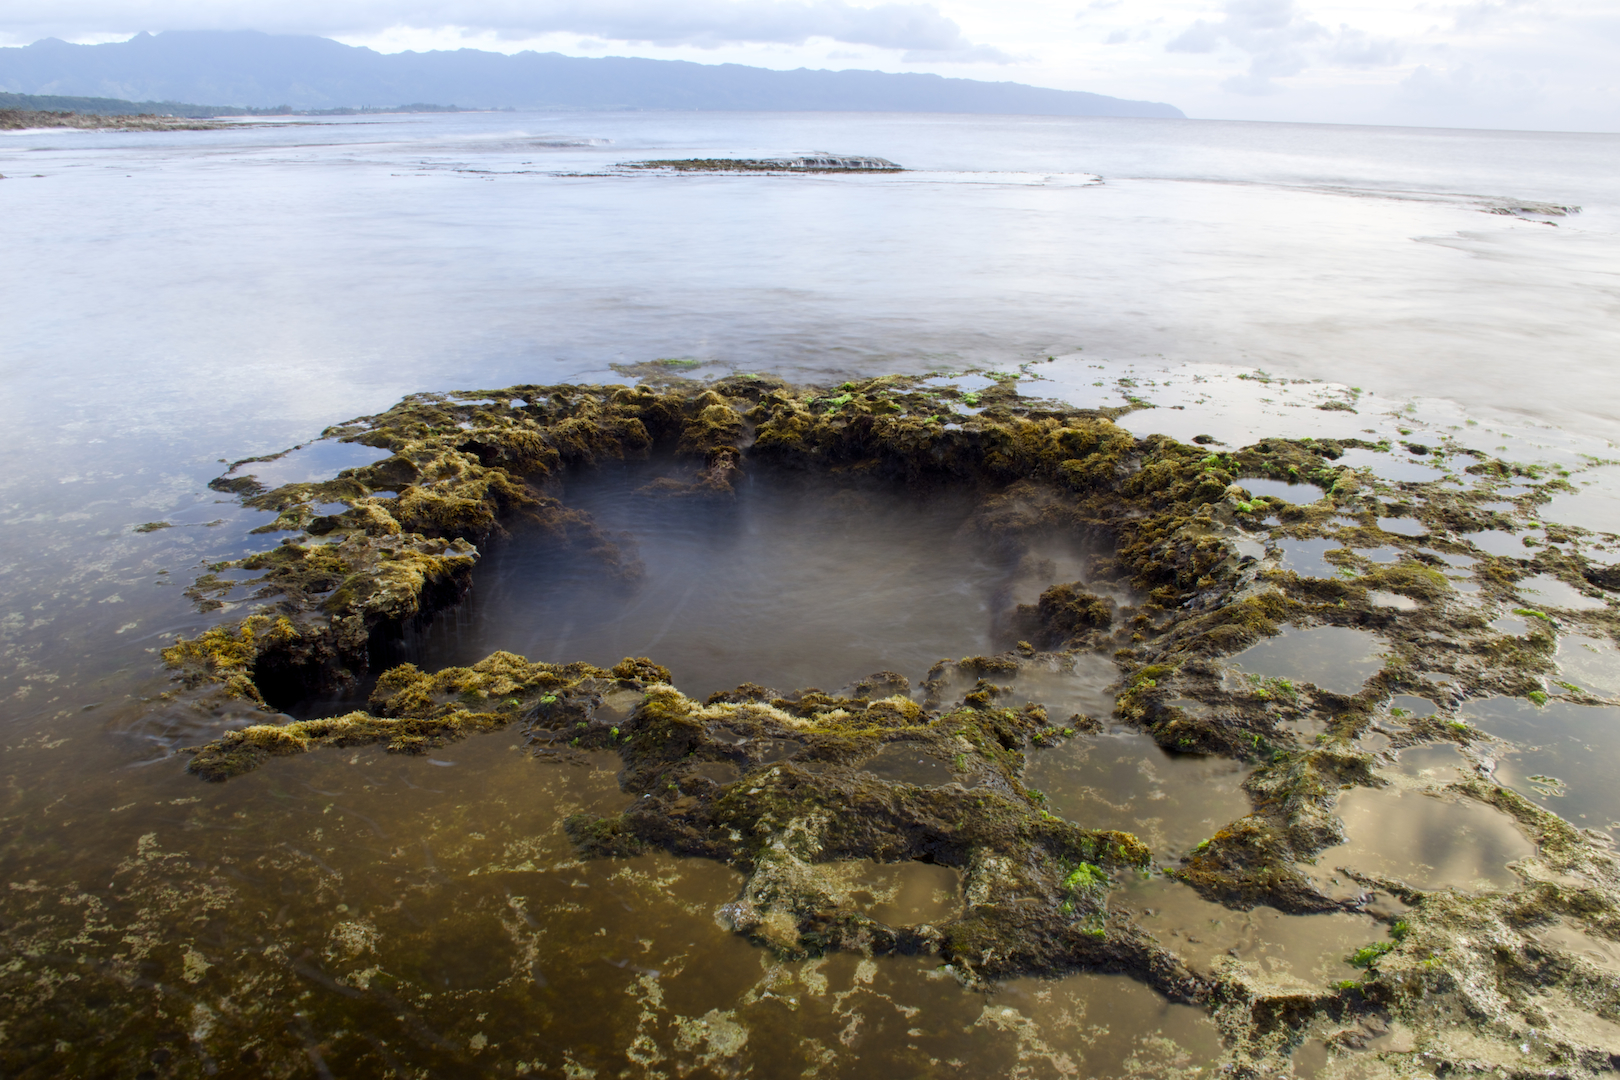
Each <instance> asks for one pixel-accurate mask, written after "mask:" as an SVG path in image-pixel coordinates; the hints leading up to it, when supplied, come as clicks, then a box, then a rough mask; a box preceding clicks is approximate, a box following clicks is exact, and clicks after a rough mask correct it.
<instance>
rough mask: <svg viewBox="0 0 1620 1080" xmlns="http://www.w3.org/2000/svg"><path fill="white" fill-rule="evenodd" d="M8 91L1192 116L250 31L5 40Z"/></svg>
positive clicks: (619, 60)
mask: <svg viewBox="0 0 1620 1080" xmlns="http://www.w3.org/2000/svg"><path fill="white" fill-rule="evenodd" d="M0 91H9V92H11V93H14V94H32V95H56V96H88V97H104V98H119V99H125V100H134V101H142V102H169V103H172V102H210V103H213V104H215V105H219V106H235V107H238V108H260V109H263V108H277V107H280V106H288V107H291V108H293V109H299V110H307V109H334V108H364V107H368V106H373V107H374V106H392V105H394V104H396V103H398V102H401V101H418V102H435V103H438V104H442V105H449V104H455V105H459V106H461V107H463V108H481V109H500V108H517V109H536V108H573V109H705V110H707V109H748V110H761V111H798V110H827V111H850V112H952V113H1022V114H1032V115H1045V116H1134V117H1161V118H1184V114H1183V113H1182V112H1181V110H1180V109H1177V108H1176V107H1174V106H1173V105H1165V104H1161V103H1158V102H1149V101H1127V100H1124V99H1121V98H1113V97H1107V96H1105V95H1102V94H1090V93H1085V92H1083V91H1078V90H1051V89H1047V88H1044V87H1039V86H1026V85H1024V84H1022V83H1012V82H980V81H978V80H974V79H947V78H943V77H941V76H938V75H924V74H890V73H887V72H880V71H854V70H852V71H819V70H811V69H807V68H800V69H798V70H795V71H773V70H770V69H767V68H755V67H745V66H743V65H741V64H694V63H690V62H687V61H684V60H644V59H637V58H629V57H602V58H587V57H575V56H563V55H561V54H559V53H536V52H522V53H517V54H516V55H511V56H508V55H506V54H503V53H492V52H483V51H479V50H476V49H458V50H455V51H436V52H422V53H416V52H404V53H379V52H375V51H373V50H371V49H367V48H359V47H355V46H350V45H344V44H342V43H341V42H337V41H332V40H330V39H327V38H321V37H311V36H302V35H273V34H263V33H258V32H256V31H251V30H237V31H203V30H196V31H167V32H165V33H161V34H145V33H142V34H137V35H136V36H135V37H133V38H131V39H130V40H128V41H121V42H113V43H110V44H103V45H73V44H69V43H68V42H64V41H59V40H57V39H55V38H46V39H44V40H42V41H36V42H34V43H33V44H32V45H25V46H18V47H12V48H0Z"/></svg>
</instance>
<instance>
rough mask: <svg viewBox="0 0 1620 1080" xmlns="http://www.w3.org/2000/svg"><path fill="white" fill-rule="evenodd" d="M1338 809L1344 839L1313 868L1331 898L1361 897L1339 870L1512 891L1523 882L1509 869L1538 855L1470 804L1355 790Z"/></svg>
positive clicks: (1495, 817) (1491, 812) (1425, 885)
mask: <svg viewBox="0 0 1620 1080" xmlns="http://www.w3.org/2000/svg"><path fill="white" fill-rule="evenodd" d="M1337 810H1338V814H1339V817H1340V818H1341V819H1342V820H1343V822H1344V831H1345V836H1346V840H1345V842H1344V843H1343V844H1339V845H1336V846H1334V847H1330V848H1328V849H1326V850H1325V851H1323V852H1321V853H1320V854H1319V855H1318V856H1317V859H1316V866H1315V868H1314V869H1312V870H1310V876H1311V877H1312V878H1314V879H1315V880H1316V882H1317V884H1318V887H1320V888H1321V889H1322V890H1323V891H1324V892H1325V893H1327V894H1328V895H1330V896H1345V895H1356V894H1359V893H1360V892H1361V891H1362V890H1361V886H1359V885H1357V884H1356V883H1355V882H1354V881H1351V880H1349V879H1347V878H1341V877H1340V876H1339V875H1338V868H1339V867H1345V868H1347V869H1350V870H1355V871H1359V872H1361V873H1363V874H1369V875H1373V876H1377V877H1388V878H1394V879H1396V880H1399V881H1404V882H1406V883H1407V884H1408V885H1412V886H1415V887H1417V888H1419V889H1445V888H1452V889H1462V890H1465V891H1475V890H1480V889H1506V888H1511V887H1513V886H1514V885H1516V884H1518V878H1517V877H1516V876H1515V875H1514V873H1513V871H1512V870H1510V869H1508V865H1507V864H1508V863H1510V862H1513V861H1515V860H1517V859H1524V858H1528V857H1529V856H1531V855H1533V854H1535V846H1534V845H1533V844H1531V843H1530V841H1529V840H1528V839H1526V838H1525V836H1524V834H1523V833H1522V832H1520V831H1519V829H1518V828H1517V826H1516V825H1515V824H1514V822H1513V820H1512V819H1511V818H1509V817H1507V816H1506V815H1504V814H1502V813H1501V812H1500V811H1498V810H1496V809H1494V808H1493V807H1489V806H1486V805H1485V804H1483V803H1479V802H1475V801H1473V800H1472V799H1465V798H1452V797H1447V796H1439V795H1426V794H1422V793H1419V792H1414V791H1403V790H1401V789H1399V788H1393V787H1390V788H1355V789H1353V790H1350V791H1347V792H1345V793H1344V794H1342V795H1340V796H1339V802H1338V807H1337Z"/></svg>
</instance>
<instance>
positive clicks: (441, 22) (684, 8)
mask: <svg viewBox="0 0 1620 1080" xmlns="http://www.w3.org/2000/svg"><path fill="white" fill-rule="evenodd" d="M5 21H6V23H7V24H8V29H10V30H11V31H12V32H14V33H15V32H16V31H17V30H20V29H23V28H25V27H37V28H39V29H40V30H41V31H44V32H47V33H56V34H68V35H72V34H74V33H76V32H77V33H83V32H90V33H96V32H105V31H107V30H109V29H111V28H113V27H118V28H121V29H124V30H127V31H129V32H134V31H137V30H153V31H157V30H229V29H253V30H265V31H271V32H281V33H304V34H327V35H334V34H363V33H377V32H381V31H384V30H389V29H397V28H400V27H410V28H415V29H432V28H440V27H455V28H457V29H460V30H462V31H467V32H473V33H494V34H497V35H499V36H500V37H503V38H508V39H513V38H515V39H522V38H526V37H538V36H540V35H543V34H550V33H573V34H580V35H583V36H586V37H592V38H598V39H602V40H606V41H622V42H631V43H635V44H649V45H660V46H695V47H698V48H718V47H721V46H725V45H732V44H740V43H741V44H771V45H802V44H804V43H805V42H807V41H809V40H811V39H812V38H830V39H832V40H833V41H839V42H843V43H845V44H849V45H869V46H875V47H877V48H881V49H894V50H903V51H905V52H907V53H908V54H910V55H913V56H916V57H919V58H926V59H931V60H955V61H962V62H986V61H990V62H1005V61H1006V60H1007V59H1008V57H1007V56H1006V54H1004V53H1001V52H1000V51H999V50H997V49H993V48H991V47H989V46H986V45H981V44H976V43H974V42H971V41H969V40H968V39H967V38H966V37H965V36H963V33H962V28H961V27H960V26H958V25H957V24H956V22H955V21H954V20H952V19H950V18H947V17H946V16H945V15H943V14H941V13H940V11H939V9H938V8H937V7H935V6H934V5H933V4H913V3H885V4H878V5H876V6H874V7H860V6H857V5H854V4H851V3H848V2H846V0H687V2H680V3H677V2H671V0H414V2H413V0H404V2H400V0H333V2H327V3H317V2H315V0H247V2H243V3H230V4H219V3H209V2H206V0H149V2H146V3H142V4H138V5H134V4H129V3H121V2H119V0H8V3H7V12H6V16H5ZM131 23H139V24H140V25H129V24H131Z"/></svg>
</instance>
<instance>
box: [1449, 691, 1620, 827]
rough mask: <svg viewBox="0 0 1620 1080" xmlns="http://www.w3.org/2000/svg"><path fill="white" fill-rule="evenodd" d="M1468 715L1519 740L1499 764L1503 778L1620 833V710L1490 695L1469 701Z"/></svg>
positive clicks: (1580, 821)
mask: <svg viewBox="0 0 1620 1080" xmlns="http://www.w3.org/2000/svg"><path fill="white" fill-rule="evenodd" d="M1462 715H1463V716H1465V717H1466V718H1467V719H1468V720H1469V721H1470V722H1471V723H1473V724H1475V725H1477V726H1478V727H1479V728H1480V730H1482V731H1485V732H1488V733H1489V734H1491V735H1495V736H1496V737H1497V738H1499V739H1506V740H1508V741H1509V742H1510V743H1511V744H1512V746H1511V748H1510V749H1509V750H1508V751H1507V752H1505V753H1503V754H1501V755H1500V759H1499V760H1498V762H1497V766H1496V776H1497V779H1498V780H1499V781H1501V782H1502V783H1504V784H1506V785H1507V786H1509V787H1511V788H1513V789H1514V790H1515V791H1517V792H1519V794H1521V795H1523V796H1525V797H1526V798H1529V799H1533V800H1535V801H1536V802H1537V803H1539V804H1540V805H1542V806H1545V807H1546V808H1547V809H1548V810H1551V811H1552V812H1553V813H1555V814H1558V815H1559V816H1560V817H1562V818H1564V819H1566V820H1568V821H1570V822H1572V823H1574V824H1575V825H1578V826H1580V827H1581V828H1590V829H1599V830H1602V831H1605V832H1608V833H1610V834H1611V835H1613V836H1614V837H1615V838H1616V839H1620V786H1617V785H1616V783H1615V767H1614V762H1615V758H1614V754H1613V750H1612V747H1613V746H1614V744H1615V740H1616V739H1620V708H1615V707H1613V706H1603V705H1577V704H1575V703H1573V702H1569V701H1549V702H1547V704H1545V705H1539V706H1538V705H1536V704H1534V703H1532V702H1529V701H1526V700H1525V699H1523V698H1487V699H1484V700H1481V701H1470V702H1468V703H1467V704H1466V705H1465V706H1464V707H1463V709H1462Z"/></svg>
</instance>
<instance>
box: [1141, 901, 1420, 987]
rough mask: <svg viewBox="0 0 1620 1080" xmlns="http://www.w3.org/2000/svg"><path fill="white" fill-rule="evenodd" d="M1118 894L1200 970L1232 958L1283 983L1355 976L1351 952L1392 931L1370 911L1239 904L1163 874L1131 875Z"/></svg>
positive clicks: (1321, 982)
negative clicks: (1294, 911) (1301, 911)
mask: <svg viewBox="0 0 1620 1080" xmlns="http://www.w3.org/2000/svg"><path fill="white" fill-rule="evenodd" d="M1114 900H1115V902H1116V903H1118V904H1119V905H1120V906H1121V907H1123V908H1125V909H1126V910H1129V911H1132V912H1134V913H1136V914H1137V915H1138V919H1137V922H1138V924H1139V925H1140V926H1141V927H1142V929H1144V930H1146V931H1147V932H1148V933H1150V934H1152V935H1153V936H1154V937H1156V938H1158V939H1159V941H1160V943H1162V944H1163V945H1164V946H1165V947H1166V948H1168V949H1170V950H1171V951H1172V952H1174V953H1176V954H1177V955H1178V956H1180V957H1181V958H1182V960H1183V961H1185V962H1186V963H1187V964H1188V965H1189V966H1190V967H1192V968H1194V969H1195V970H1198V971H1205V972H1207V971H1211V970H1213V969H1215V968H1216V967H1217V966H1218V965H1220V964H1222V963H1225V962H1226V961H1227V958H1232V959H1235V960H1236V962H1237V963H1238V964H1240V965H1242V966H1244V967H1247V968H1249V969H1250V970H1251V971H1252V972H1253V973H1255V974H1258V975H1262V976H1265V977H1267V978H1268V979H1269V980H1270V981H1273V982H1279V983H1289V984H1296V985H1304V986H1311V987H1326V986H1328V985H1330V984H1332V983H1335V982H1338V981H1339V980H1341V979H1349V978H1354V977H1355V975H1356V969H1355V968H1354V967H1353V966H1352V965H1351V964H1350V962H1349V959H1350V956H1351V955H1352V954H1353V953H1354V952H1355V951H1356V950H1357V949H1359V948H1361V947H1363V946H1365V945H1367V944H1368V943H1370V942H1373V941H1379V940H1382V939H1384V938H1386V937H1387V936H1388V935H1387V932H1386V931H1385V929H1384V928H1383V927H1382V926H1381V925H1380V924H1379V923H1378V922H1377V921H1376V920H1375V919H1373V917H1372V916H1371V915H1366V914H1361V913H1352V912H1328V913H1324V914H1315V915H1289V914H1285V913H1284V912H1281V911H1278V910H1277V909H1276V908H1273V907H1267V906H1264V905H1261V906H1259V907H1256V908H1252V909H1250V910H1248V911H1239V910H1235V909H1233V908H1228V907H1224V906H1222V905H1220V904H1216V903H1212V902H1211V901H1209V900H1205V899H1204V898H1203V897H1201V896H1199V895H1198V894H1197V893H1196V892H1194V891H1193V890H1192V889H1191V888H1189V887H1188V886H1186V885H1183V884H1181V883H1180V882H1177V881H1173V880H1170V879H1168V878H1164V877H1152V878H1147V879H1146V880H1143V879H1141V878H1132V879H1130V880H1128V881H1127V882H1126V883H1125V884H1124V886H1123V887H1122V888H1120V889H1119V890H1118V891H1116V893H1115V894H1114Z"/></svg>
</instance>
